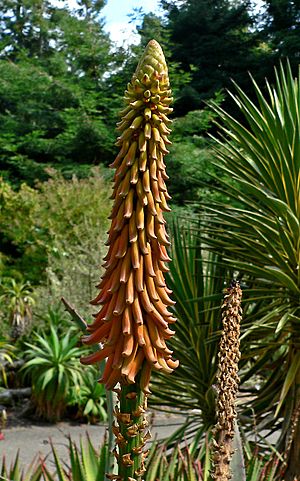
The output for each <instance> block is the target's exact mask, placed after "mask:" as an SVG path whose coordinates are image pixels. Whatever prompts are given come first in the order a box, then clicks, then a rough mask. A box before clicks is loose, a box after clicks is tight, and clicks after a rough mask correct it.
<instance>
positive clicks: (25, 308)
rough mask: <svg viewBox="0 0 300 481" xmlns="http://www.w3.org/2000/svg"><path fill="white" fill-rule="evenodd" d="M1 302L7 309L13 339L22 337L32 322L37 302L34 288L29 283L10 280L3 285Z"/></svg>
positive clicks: (0, 296)
mask: <svg viewBox="0 0 300 481" xmlns="http://www.w3.org/2000/svg"><path fill="white" fill-rule="evenodd" d="M0 292H1V295H0V300H2V301H3V302H4V303H5V305H6V308H7V312H8V318H9V322H10V325H11V337H12V339H17V338H19V337H21V336H22V335H23V334H24V333H25V332H26V330H27V328H28V327H29V325H30V324H31V321H32V306H34V304H35V300H34V297H33V294H32V288H31V286H30V284H29V283H28V282H25V283H23V282H17V281H15V279H8V280H7V281H6V282H5V283H3V284H2V285H1V291H0Z"/></svg>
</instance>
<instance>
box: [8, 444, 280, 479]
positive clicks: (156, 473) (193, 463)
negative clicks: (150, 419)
mask: <svg viewBox="0 0 300 481" xmlns="http://www.w3.org/2000/svg"><path fill="white" fill-rule="evenodd" d="M202 448H203V449H202V450H201V452H199V454H198V455H197V456H195V455H194V454H193V453H192V452H191V450H190V449H189V448H188V447H187V446H184V447H179V446H175V447H174V449H173V450H171V451H170V450H167V447H166V446H164V445H159V444H157V443H153V444H152V446H151V448H150V452H149V456H148V460H147V471H146V473H145V477H144V480H145V481H174V480H176V481H211V479H212V478H211V475H210V467H211V464H210V457H211V452H210V448H209V445H208V443H207V442H206V443H204V444H203V447H202ZM51 453H52V457H53V459H54V468H52V463H51V469H50V468H49V467H47V466H48V465H49V463H47V459H39V460H36V461H34V462H32V463H31V465H30V466H29V468H28V469H27V470H24V469H22V468H21V467H20V463H19V456H18V454H17V455H16V459H15V460H14V462H13V463H12V465H11V466H10V467H8V466H7V463H6V462H5V459H3V461H2V464H1V463H0V477H2V479H4V480H10V481H39V480H40V479H43V480H44V481H105V479H107V478H106V476H105V459H106V458H107V456H108V448H107V445H106V443H105V442H103V443H102V444H101V446H100V447H99V448H96V447H95V446H94V445H93V443H92V441H91V440H90V438H89V436H88V435H87V436H86V438H82V439H81V440H80V443H79V446H78V445H77V444H75V443H74V442H73V441H72V439H71V438H68V455H67V456H66V457H65V458H64V459H63V460H62V459H60V458H59V456H58V454H57V451H56V449H55V446H54V445H53V444H51ZM247 454H248V459H247V462H246V470H247V477H246V481H276V480H278V479H279V480H280V481H281V479H282V478H277V477H276V472H277V465H278V458H277V457H276V456H274V455H273V456H271V457H261V458H260V457H259V456H258V455H256V454H255V453H253V452H251V450H250V449H248V453H247ZM202 455H203V456H202ZM200 458H201V459H200ZM234 476H236V478H233V479H237V480H240V479H242V478H241V477H239V471H236V472H234Z"/></svg>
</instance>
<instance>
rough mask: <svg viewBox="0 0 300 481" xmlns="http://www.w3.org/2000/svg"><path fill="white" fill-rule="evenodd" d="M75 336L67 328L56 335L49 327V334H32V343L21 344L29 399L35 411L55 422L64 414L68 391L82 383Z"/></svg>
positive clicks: (80, 349)
mask: <svg viewBox="0 0 300 481" xmlns="http://www.w3.org/2000/svg"><path fill="white" fill-rule="evenodd" d="M77 343H78V337H77V336H75V335H74V334H73V332H72V331H71V330H68V331H67V332H66V333H64V335H63V336H61V337H59V336H58V335H57V333H56V330H55V328H54V327H53V326H51V327H50V335H41V334H38V333H35V334H34V337H33V343H28V342H26V343H25V346H26V347H27V349H26V350H25V352H24V355H25V360H26V362H25V364H24V366H23V367H22V371H23V372H24V376H26V378H28V379H29V380H30V383H31V385H32V402H33V403H34V406H35V408H36V411H37V414H38V415H39V416H41V417H43V418H44V419H47V420H49V421H57V420H59V419H60V418H61V417H62V415H63V414H64V412H65V410H66V407H67V403H68V397H69V395H70V390H71V389H72V388H74V387H77V386H79V385H80V384H82V367H81V365H80V363H79V358H80V356H81V355H82V353H83V350H82V348H80V347H78V346H77Z"/></svg>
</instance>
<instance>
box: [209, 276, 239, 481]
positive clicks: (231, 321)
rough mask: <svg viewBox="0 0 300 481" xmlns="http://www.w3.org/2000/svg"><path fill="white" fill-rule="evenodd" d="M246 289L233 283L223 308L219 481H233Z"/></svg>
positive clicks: (216, 433)
mask: <svg viewBox="0 0 300 481" xmlns="http://www.w3.org/2000/svg"><path fill="white" fill-rule="evenodd" d="M241 300H242V290H241V288H240V285H239V283H238V282H236V281H233V282H232V283H231V286H230V287H229V288H227V289H226V292H225V296H224V302H223V305H222V323H223V331H222V337H221V341H220V347H219V354H218V357H219V364H218V374H217V389H218V396H217V413H216V414H217V424H216V426H215V430H214V438H215V439H214V456H213V461H214V473H213V478H214V479H216V480H217V481H228V480H229V479H231V470H230V461H231V458H232V454H233V448H232V442H233V437H234V424H235V420H236V409H235V402H236V396H237V392H238V385H239V376H238V362H239V360H240V356H241V354H240V350H239V347H240V322H241V319H242V308H241Z"/></svg>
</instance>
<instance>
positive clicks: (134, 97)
mask: <svg viewBox="0 0 300 481" xmlns="http://www.w3.org/2000/svg"><path fill="white" fill-rule="evenodd" d="M171 101H172V97H171V91H170V87H169V79H168V70H167V66H166V62H165V58H164V55H163V52H162V49H161V47H160V45H159V44H158V43H157V42H156V41H155V40H152V41H150V42H149V44H148V45H147V47H146V50H145V53H144V55H143V57H142V58H141V61H140V62H139V64H138V66H137V69H136V72H135V74H134V75H133V77H132V80H131V83H129V84H128V86H127V90H126V92H125V102H126V104H127V106H126V107H125V108H124V110H123V111H122V112H121V115H122V119H121V122H119V124H118V130H119V131H120V137H119V138H118V140H117V146H119V147H120V152H119V154H118V155H117V157H116V159H115V161H114V162H113V164H112V165H111V167H113V168H115V169H116V171H115V175H114V190H113V196H112V198H113V199H114V203H113V208H112V213H111V220H112V224H111V228H110V230H109V233H108V234H109V236H108V241H107V245H108V246H109V249H108V253H107V256H106V257H105V259H104V260H105V264H104V268H105V273H104V275H103V276H102V280H101V282H100V284H99V286H98V287H99V289H100V292H99V294H98V295H97V297H96V298H95V299H94V300H93V301H92V304H95V305H101V308H100V311H99V312H98V313H97V314H96V315H95V320H94V322H93V323H92V324H91V325H89V326H88V329H87V331H88V335H86V336H84V338H83V342H84V343H85V344H87V345H99V343H101V345H102V347H101V348H100V349H99V350H97V351H96V352H93V353H92V354H90V355H88V356H86V357H84V358H83V359H82V360H81V362H82V363H83V364H93V363H96V362H98V361H100V360H102V359H105V358H107V361H106V366H105V369H104V372H103V376H102V379H101V380H100V382H103V383H104V384H105V386H106V388H107V389H113V388H114V387H115V386H116V384H117V383H118V382H120V383H121V384H125V385H126V384H128V383H134V382H135V381H136V375H137V374H138V373H139V372H140V371H141V376H140V380H139V382H140V387H141V388H142V390H143V391H144V392H145V393H149V392H150V391H149V380H150V374H151V370H152V368H154V369H156V370H162V371H164V372H167V373H171V372H172V371H173V369H174V368H176V367H177V365H178V362H177V361H174V360H173V359H172V351H171V350H170V349H169V348H168V347H167V345H166V340H168V339H169V338H170V337H171V336H172V335H173V334H174V331H172V330H171V329H170V328H169V324H172V323H174V322H175V320H176V319H175V318H174V316H173V313H172V311H170V310H169V308H170V306H172V305H173V304H174V302H173V301H172V300H171V299H170V297H169V295H170V293H171V291H170V290H169V289H168V288H167V286H166V282H165V278H164V273H165V272H166V271H168V270H169V269H168V267H167V265H166V262H168V261H170V258H169V256H168V253H167V249H166V248H167V247H168V245H169V239H168V234H167V233H166V229H165V220H164V217H163V212H164V211H169V210H170V209H169V207H168V204H167V201H168V199H169V198H170V197H169V195H168V192H167V188H166V184H165V180H166V179H167V178H168V176H167V174H166V171H165V163H164V160H163V159H164V155H165V154H167V153H168V150H167V145H168V144H170V141H169V139H168V134H169V133H170V129H169V127H168V125H169V123H170V120H169V119H168V117H167V115H168V114H169V113H170V112H171V111H172V109H171V108H170V107H169V104H170V103H171Z"/></svg>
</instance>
